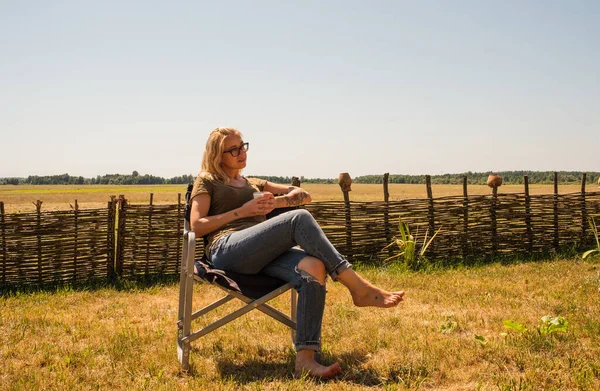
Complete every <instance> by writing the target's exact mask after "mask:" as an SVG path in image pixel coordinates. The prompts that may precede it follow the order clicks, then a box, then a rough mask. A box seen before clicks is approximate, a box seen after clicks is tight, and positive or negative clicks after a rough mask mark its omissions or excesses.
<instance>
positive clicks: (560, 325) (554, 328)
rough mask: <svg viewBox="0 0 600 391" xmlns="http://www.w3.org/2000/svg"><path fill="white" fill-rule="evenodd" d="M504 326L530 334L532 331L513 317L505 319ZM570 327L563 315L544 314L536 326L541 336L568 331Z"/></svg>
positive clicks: (520, 332)
mask: <svg viewBox="0 0 600 391" xmlns="http://www.w3.org/2000/svg"><path fill="white" fill-rule="evenodd" d="M502 323H503V324H504V327H505V328H507V329H509V330H514V331H516V332H518V333H519V334H528V333H530V332H531V331H530V330H528V329H527V327H525V326H524V325H522V324H520V323H517V322H515V321H514V320H512V319H508V320H505V321H504V322H502ZM568 327H569V323H568V322H567V320H566V319H565V318H564V317H562V316H556V317H554V316H550V315H546V316H542V317H541V318H540V324H539V325H538V326H537V327H536V331H537V334H538V335H539V336H541V337H547V336H549V335H551V334H554V333H558V332H561V333H566V332H567V329H568Z"/></svg>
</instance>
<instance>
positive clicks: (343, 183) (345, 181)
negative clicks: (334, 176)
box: [338, 172, 354, 261]
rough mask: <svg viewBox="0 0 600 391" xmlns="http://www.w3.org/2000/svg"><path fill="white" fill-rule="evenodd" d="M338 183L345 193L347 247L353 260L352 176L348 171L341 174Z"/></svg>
mask: <svg viewBox="0 0 600 391" xmlns="http://www.w3.org/2000/svg"><path fill="white" fill-rule="evenodd" d="M338 184H339V185H340V188H341V189H342V192H343V193H344V210H345V214H346V247H347V249H348V250H347V253H348V254H347V257H348V260H350V261H352V259H353V253H354V249H353V248H352V216H351V213H350V196H349V194H348V193H349V192H351V191H352V188H351V185H352V178H350V174H348V173H347V172H343V173H341V174H340V176H339V178H338Z"/></svg>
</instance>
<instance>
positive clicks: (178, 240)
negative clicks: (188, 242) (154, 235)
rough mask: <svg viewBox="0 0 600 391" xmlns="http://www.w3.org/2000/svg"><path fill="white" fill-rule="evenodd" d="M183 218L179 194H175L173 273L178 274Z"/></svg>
mask: <svg viewBox="0 0 600 391" xmlns="http://www.w3.org/2000/svg"><path fill="white" fill-rule="evenodd" d="M182 219H183V216H182V215H181V193H177V260H176V261H175V262H176V263H175V273H177V272H179V261H180V260H181V246H183V244H182V243H181V241H182V240H183V237H182V235H183V232H182V227H181V223H182V221H181V220H182Z"/></svg>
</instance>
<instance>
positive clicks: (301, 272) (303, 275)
mask: <svg viewBox="0 0 600 391" xmlns="http://www.w3.org/2000/svg"><path fill="white" fill-rule="evenodd" d="M296 273H298V274H299V275H300V278H301V279H302V281H304V282H307V283H311V282H316V283H317V284H319V285H321V286H325V284H324V283H323V284H322V283H321V281H319V279H318V278H316V277H315V276H313V275H312V274H310V273H309V272H307V271H305V270H302V269H298V268H296Z"/></svg>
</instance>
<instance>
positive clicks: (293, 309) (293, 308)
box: [290, 288, 298, 345]
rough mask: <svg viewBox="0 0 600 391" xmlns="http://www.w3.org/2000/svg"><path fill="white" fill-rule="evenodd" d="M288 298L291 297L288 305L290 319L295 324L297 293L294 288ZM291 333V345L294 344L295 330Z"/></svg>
mask: <svg viewBox="0 0 600 391" xmlns="http://www.w3.org/2000/svg"><path fill="white" fill-rule="evenodd" d="M290 292H291V293H290V296H291V303H290V317H291V318H292V321H293V322H294V323H296V311H297V309H298V308H297V307H298V293H297V292H296V290H295V289H294V288H292V289H291V290H290ZM291 333H292V345H293V344H295V343H296V330H295V329H291Z"/></svg>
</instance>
